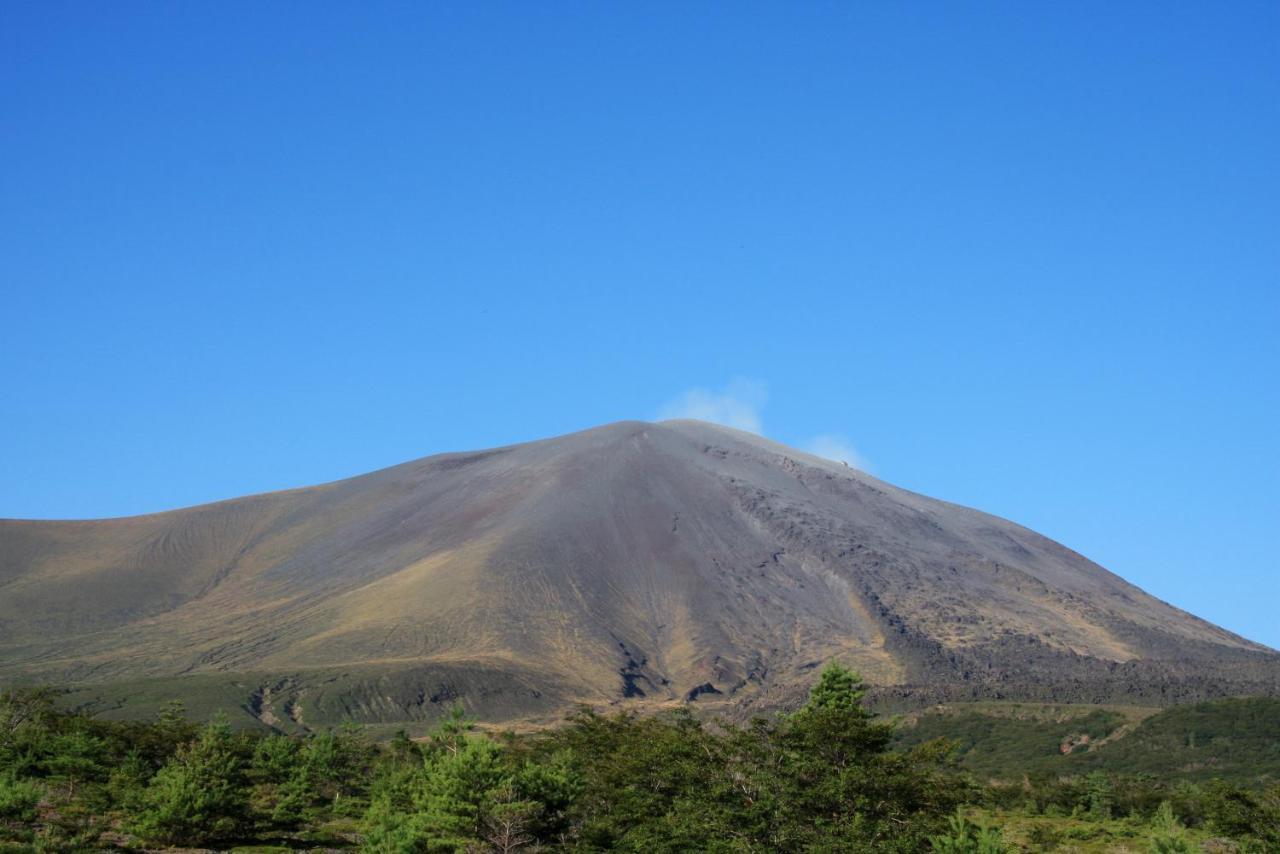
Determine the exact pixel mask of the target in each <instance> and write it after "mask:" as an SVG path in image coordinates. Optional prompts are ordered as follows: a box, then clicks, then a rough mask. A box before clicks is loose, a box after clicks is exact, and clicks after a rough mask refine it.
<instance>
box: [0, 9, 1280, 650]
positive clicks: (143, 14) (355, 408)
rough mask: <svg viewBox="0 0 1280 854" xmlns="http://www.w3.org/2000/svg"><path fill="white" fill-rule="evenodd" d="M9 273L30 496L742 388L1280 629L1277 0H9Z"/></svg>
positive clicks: (106, 506)
mask: <svg viewBox="0 0 1280 854" xmlns="http://www.w3.org/2000/svg"><path fill="white" fill-rule="evenodd" d="M0 288H2V296H3V299H2V301H0V363H2V364H0V366H2V369H3V373H2V376H3V386H2V388H0V391H2V393H0V516H16V517H87V516H112V515H122V514H132V513H139V512H145V511H152V510H160V509H165V508H171V507H177V506H181V505H186V504H193V503H199V502H203V501H209V500H212V499H218V498H225V497H231V496H235V495H240V494H244V493H249V492H255V491H262V490H269V489H276V488H280V487H287V486H295V485H303V484H310V483H316V482H320V481H324V480H328V479H333V478H338V477H342V476H346V475H352V474H356V473H360V472H364V471H367V470H370V469H373V468H377V467H380V466H384V465H388V464H392V463H396V462H399V461H402V460H406V459H411V458H414V457H419V456H423V455H426V454H431V453H435V452H439V451H446V450H457V449H466V448H474V447H483V446H490V445H495V444H502V443H508V442H515V441H521V440H526V439H533V438H537V437H542V436H548V435H553V434H558V433H564V432H568V431H572V430H575V429H580V428H584V427H588V426H592V425H595V424H599V423H602V422H607V421H613V420H618V419H623V418H653V417H657V416H659V415H661V414H663V413H670V412H681V411H694V412H702V411H705V412H707V413H708V414H711V415H716V413H721V414H722V417H725V418H728V419H729V420H736V421H738V422H739V423H742V422H743V419H745V420H746V423H750V424H753V425H758V429H760V430H761V431H763V432H764V433H765V434H766V435H768V436H770V437H772V438H775V439H778V440H781V441H784V442H789V443H793V444H800V445H809V446H814V447H820V446H823V447H829V446H832V445H833V444H834V445H836V446H838V445H839V444H841V443H843V444H845V445H846V446H849V447H851V448H853V449H855V451H856V453H857V454H858V455H859V456H860V457H861V458H862V459H863V460H865V464H866V465H867V466H868V467H869V468H870V469H871V470H872V471H874V472H875V473H876V474H878V475H879V476H881V477H883V478H885V479H887V480H889V481H892V482H894V483H898V484H900V485H903V486H906V487H909V488H912V489H916V490H919V491H921V492H925V493H928V494H930V495H935V496H938V497H942V498H946V499H950V500H953V501H958V502H961V503H965V504H969V505H973V506H976V507H979V508H982V509H985V510H989V511H992V512H994V513H998V514H1000V515H1003V516H1007V517H1009V518H1012V519H1014V520H1017V521H1019V522H1022V523H1024V524H1027V525H1029V526H1031V527H1033V528H1036V529H1038V530H1040V531H1042V532H1044V533H1046V534H1048V535H1050V536H1052V537H1054V538H1056V539H1059V540H1061V541H1062V542H1064V543H1066V544H1067V545H1069V546H1071V547H1073V548H1075V549H1077V550H1079V551H1081V552H1083V553H1084V554H1086V555H1088V556H1089V557H1092V558H1094V559H1096V560H1098V561H1099V562H1101V563H1102V564H1104V565H1105V566H1107V567H1109V568H1111V569H1113V570H1114V571H1116V572H1118V573H1120V574H1121V575H1123V576H1125V577H1127V578H1129V579H1130V580H1132V581H1134V582H1136V583H1138V584H1140V585H1142V586H1143V587H1145V588H1147V589H1148V590H1150V591H1152V592H1153V593H1155V594H1156V595H1158V596H1160V597H1162V598H1164V599H1167V600H1169V601H1171V602H1173V603H1175V604H1177V605H1180V606H1182V607H1185V608H1188V609H1190V610H1193V611H1195V612H1197V613H1199V614H1201V615H1203V616H1205V617H1207V618H1209V619H1211V620H1214V621H1216V622H1218V623H1221V624H1223V625H1225V626H1227V627H1229V628H1232V629H1234V630H1237V631H1239V632H1242V633H1244V634H1245V635H1248V636H1249V637H1252V638H1255V639H1257V640H1261V641H1264V642H1267V643H1269V644H1271V645H1272V646H1277V647H1280V618H1278V617H1277V611H1280V581H1278V580H1277V575H1278V570H1280V566H1278V562H1277V557H1276V555H1277V542H1276V541H1277V534H1280V424H1278V421H1280V343H1278V341H1280V5H1277V4H1276V3H1274V2H1265V3H1249V2H1232V3H1211V2H1203V3H1172V4H1170V3H1150V4H1144V3H1113V2H1106V3H1095V4H1090V3H1071V4H1064V3H1056V4H1050V3H1036V4H1027V3H1008V4H1001V3H984V4H958V3H950V4H944V3H918V4H913V3H867V4H847V3H833V4H819V3H813V4H794V3H777V4H733V5H732V6H731V5H730V4H721V3H707V4H685V3H679V4H677V3H669V4H668V3H657V4H616V3H608V4H602V3H583V4H573V5H569V4H556V3H551V4H531V3H511V4H507V5H485V4H470V3H453V4H427V3H404V4H369V3H349V4H338V3H298V4H289V3H278V2H273V3H245V4H234V3H204V4H197V3H167V4H160V3H136V2H124V3H110V4H104V3H80V4H60V3H52V2H38V3H37V2H30V3H17V2H10V3H5V4H3V7H2V8H0ZM699 389H701V390H702V391H699ZM820 436H824V437H827V438H825V439H821V440H819V439H816V438H815V437H820ZM815 442H819V443H820V444H819V445H814V444H813V443H815Z"/></svg>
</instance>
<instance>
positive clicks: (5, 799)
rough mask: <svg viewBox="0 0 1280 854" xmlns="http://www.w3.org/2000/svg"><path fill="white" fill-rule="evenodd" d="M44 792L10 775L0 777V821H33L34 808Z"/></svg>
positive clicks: (35, 785)
mask: <svg viewBox="0 0 1280 854" xmlns="http://www.w3.org/2000/svg"><path fill="white" fill-rule="evenodd" d="M43 793H44V790H43V789H42V788H41V787H40V785H39V784H37V783H35V782H32V781H30V780H20V779H17V778H15V777H13V776H12V775H8V774H6V775H4V776H0V819H5V820H8V821H17V822H29V821H34V820H35V818H36V806H37V805H38V804H39V803H40V797H41V796H42V795H43Z"/></svg>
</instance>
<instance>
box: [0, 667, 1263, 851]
mask: <svg viewBox="0 0 1280 854" xmlns="http://www.w3.org/2000/svg"><path fill="white" fill-rule="evenodd" d="M863 694H864V691H863V686H862V683H861V681H860V680H859V678H858V677H857V676H856V675H855V674H854V673H852V672H851V671H849V670H846V669H844V668H842V667H840V666H838V665H830V666H828V667H827V668H826V669H825V670H824V671H823V672H822V674H821V675H820V676H819V677H818V679H817V680H816V682H815V684H814V685H813V687H812V689H811V691H810V694H809V697H808V700H807V702H806V703H805V704H804V705H803V706H802V707H801V708H800V709H798V710H797V711H795V712H792V713H789V714H780V715H777V716H774V717H772V718H768V719H766V718H757V719H755V720H753V721H751V722H749V723H747V724H745V725H737V724H733V723H729V722H725V721H721V720H701V719H699V718H697V717H695V716H694V715H693V714H692V713H690V712H689V711H688V710H686V709H678V710H674V711H670V712H665V713H661V714H653V715H637V714H632V713H626V712H617V713H611V714H600V713H597V712H595V711H591V710H589V709H582V710H580V711H578V712H577V713H575V714H574V715H572V716H571V717H570V718H569V719H568V720H567V721H566V722H565V723H564V724H563V725H562V726H559V727H555V728H551V729H545V730H540V731H537V732H533V733H525V734H519V735H517V734H515V733H511V732H481V731H479V730H477V729H476V728H475V727H474V726H473V725H472V724H471V722H469V721H468V720H467V719H466V717H465V716H464V715H463V714H462V712H461V710H456V711H455V713H454V714H452V715H450V716H449V717H447V718H446V719H445V720H443V721H442V722H440V723H439V724H438V725H436V727H435V728H434V730H433V731H432V732H431V733H430V734H429V735H428V736H427V737H425V738H422V739H410V738H409V737H408V736H406V735H405V734H403V733H401V734H399V735H397V736H396V737H394V738H392V739H390V740H382V741H375V740H373V739H372V738H370V737H369V736H368V734H367V733H366V732H365V731H363V730H362V729H360V728H359V727H357V726H355V725H346V726H342V727H338V728H334V729H331V730H326V731H318V732H311V733H307V734H305V735H296V734H294V735H283V734H278V733H270V732H265V733H264V732H261V731H253V730H235V729H233V728H232V727H231V726H230V725H229V724H228V723H227V722H226V720H225V719H219V718H215V719H214V720H212V721H210V722H207V723H204V724H196V723H193V722H191V721H189V720H188V719H187V717H186V715H185V714H184V711H183V709H182V708H181V706H179V705H177V704H175V705H173V706H171V707H170V708H168V709H166V710H165V711H164V712H163V713H162V714H160V715H159V716H158V717H157V718H155V719H153V720H151V721H145V722H140V721H108V720H103V719H99V718H94V717H90V716H88V715H85V714H82V713H77V712H73V711H67V710H64V709H60V708H59V706H58V704H57V703H56V699H57V695H56V693H55V692H53V691H51V690H11V691H9V692H7V693H5V694H4V695H3V696H2V697H0V850H3V851H32V850H34V851H80V850H85V851H88V850H103V849H125V850H141V849H164V848H169V847H176V848H205V849H215V850H232V849H241V850H244V851H248V850H253V851H268V850H281V851H283V850H333V849H339V850H361V851H370V852H482V851H498V852H513V851H536V850H568V851H611V850H619V851H644V852H646V854H654V852H682V851H744V852H745V851H760V852H771V851H825V852H921V851H935V852H998V851H1055V850H1059V851H1153V852H1177V851H1201V850H1205V851H1219V852H1229V851H1236V852H1274V851H1280V786H1277V782H1278V781H1277V776H1276V767H1277V765H1276V763H1277V751H1280V740H1278V739H1277V735H1278V733H1277V723H1278V722H1280V714H1278V711H1280V702H1277V701H1274V700H1224V701H1219V702H1217V703H1209V704H1200V705H1198V706H1195V707H1189V708H1174V709H1170V710H1167V711H1164V712H1160V713H1158V714H1154V715H1147V716H1145V717H1142V718H1141V719H1140V720H1139V719H1137V718H1135V717H1134V716H1126V715H1124V714H1122V713H1117V712H1114V711H1108V710H1093V711H1088V710H1077V711H1071V712H1069V713H1064V714H1061V715H1058V716H1056V717H1051V718H1050V719H1043V718H1042V717H1041V718H1037V717H1036V716H1035V715H1031V714H1027V715H1020V714H1010V713H1009V712H1008V710H1007V709H1005V710H1003V711H1002V712H1001V713H1000V714H993V713H988V714H983V713H981V712H980V711H968V712H963V713H951V712H946V711H943V710H936V711H934V712H931V713H928V714H924V715H920V716H917V717H916V718H914V719H912V720H910V721H904V722H894V721H888V720H883V719H880V718H877V717H876V716H875V715H873V714H872V713H871V712H870V711H868V710H867V708H866V706H865V704H864V702H863ZM1064 733H1065V737H1064ZM1109 737H1110V738H1111V739H1112V741H1111V743H1109V744H1107V746H1106V748H1105V749H1090V745H1096V744H1097V743H1098V742H1100V741H1104V740H1106V739H1108V738H1109ZM1197 739H1199V741H1198V742H1197ZM1055 754H1056V757H1057V758H1056V759H1053V758H1052V757H1054V756H1055ZM1178 763H1182V764H1181V765H1178Z"/></svg>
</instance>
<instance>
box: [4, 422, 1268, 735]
mask: <svg viewBox="0 0 1280 854" xmlns="http://www.w3.org/2000/svg"><path fill="white" fill-rule="evenodd" d="M830 658H839V659H841V660H842V661H845V662H846V663H848V664H851V665H853V666H855V667H857V668H858V669H860V670H861V671H862V672H863V673H864V675H865V676H866V678H867V679H868V681H869V682H871V683H873V684H874V685H876V686H878V690H879V691H880V692H881V693H882V694H883V695H884V696H887V697H897V698H899V699H902V700H904V701H906V700H909V699H910V698H916V699H919V700H921V701H924V700H933V699H955V698H956V695H959V696H970V695H974V696H988V695H991V694H993V693H994V694H1001V693H1006V694H1011V695H1014V696H1026V697H1027V698H1028V699H1033V698H1043V699H1050V700H1058V699H1068V698H1078V697H1081V696H1084V695H1088V696H1098V697H1102V698H1110V699H1114V698H1116V697H1117V696H1119V697H1121V698H1132V697H1133V696H1135V695H1137V696H1143V697H1148V698H1150V699H1153V700H1155V701H1172V700H1175V699H1201V698H1203V697H1209V696H1221V695H1224V694H1227V693H1276V692H1277V684H1278V681H1280V680H1277V674H1278V673H1280V666H1278V665H1277V662H1280V655H1278V654H1277V653H1276V652H1275V651H1274V650H1269V649H1268V648H1266V647H1264V646H1263V645H1261V644H1257V643H1254V642H1252V641H1249V640H1246V639H1244V638H1241V637H1239V636H1238V635H1234V634H1232V633H1230V632H1228V631H1226V630H1224V629H1221V628H1219V627H1217V626H1214V625H1212V624H1210V623H1207V622H1206V621H1203V620H1201V619H1199V618H1197V617H1194V616H1193V615H1190V614H1188V613H1186V612H1184V611H1181V610H1179V609H1177V608H1174V607H1173V606H1171V605H1169V604H1168V603H1164V602H1161V601H1160V600H1158V599H1155V598H1154V597H1152V596H1150V595H1148V594H1146V593H1145V592H1143V591H1141V590H1140V589H1139V588H1137V587H1134V586H1133V585H1131V584H1129V583H1128V582H1125V581H1124V580H1123V579H1121V578H1120V577H1118V576H1116V575H1114V574H1112V573H1110V572H1108V571H1107V570H1105V569H1103V568H1102V567H1100V566H1098V565H1097V564H1095V563H1093V562H1091V561H1089V560H1088V559H1087V558H1084V557H1083V556H1082V555H1079V554H1077V553H1076V552H1074V551H1071V550H1070V549H1069V548H1067V547H1065V546H1062V545H1060V544H1058V543H1056V542H1054V541H1052V540H1050V539H1048V538H1045V537H1043V536H1041V535H1039V534H1037V533H1035V532H1034V531H1031V530H1029V529H1027V528H1025V527H1022V526H1020V525H1016V524H1015V523H1012V522H1009V521H1007V520H1003V519H1000V518H998V517H995V516H991V515H989V514H985V513H982V512H981V511H977V510H972V509H970V508H966V507H963V506H961V505H956V504H951V503H948V502H943V501H938V500H936V499H932V498H929V497H927V496H923V495H919V494H917V493H913V492H909V491H907V490H903V489H900V488H898V487H895V486H893V485H891V484H888V483H886V482H884V481H881V480H879V479H877V478H874V477H872V476H871V475H868V474H866V473H865V472H860V471H858V470H856V469H851V468H848V467H846V466H844V465H842V464H840V463H835V462H831V461H829V460H824V459H822V458H819V457H815V456H813V455H810V454H806V453H804V452H801V451H797V450H794V449H791V448H788V447H786V446H784V445H780V444H778V443H775V442H771V441H770V440H767V439H763V438H761V437H758V436H755V435H753V434H749V433H744V432H741V431H737V430H733V429H731V428H725V427H720V426H716V425H709V424H705V423H703V422H697V421H666V422H658V423H647V422H634V421H632V422H617V423H614V424H608V425H604V426H601V427H596V428H591V429H588V430H584V431H579V432H577V433H572V434H568V435H566V436H560V437H553V438H549V439H542V440H538V441H535V442H529V443H523V444H515V445H508V446H503V447H499V448H492V449H487V450H481V451H472V452H458V453H449V454H439V455H434V456H431V457H425V458H422V459H418V460H413V461H409V462H406V463H402V464H399V465H395V466H389V467H386V468H383V469H379V470H377V471H374V472H370V473H368V474H364V475H357V476H355V477H350V478H344V479H341V480H337V481H331V482H328V483H325V484H320V485H317V486H310V487H297V488H292V489H287V490H280V491H276V492H268V493H261V494H257V495H251V496H245V497H243V498H235V499H226V500H222V501H218V502H214V503H211V504H204V505H197V506H194V507H188V508H182V509H178V510H171V511H164V512H161V513H153V514H144V515H140V516H130V517H118V518H114V519H105V520H85V521H64V520H58V521H43V520H0V680H3V679H6V678H8V679H12V678H43V679H48V680H52V681H58V682H66V683H73V684H74V683H91V682H104V681H114V680H137V679H147V678H157V679H171V678H173V677H176V676H181V675H193V674H204V675H210V674H230V675H234V674H255V675H256V676H255V678H257V677H261V679H262V680H265V681H271V680H272V679H276V680H279V679H284V680H286V681H288V680H293V682H294V683H295V684H296V685H298V686H299V687H298V688H297V689H296V691H295V693H297V694H299V695H301V694H307V693H309V694H310V695H311V696H312V697H314V696H315V695H316V692H317V690H318V689H317V687H316V685H315V684H313V683H314V681H315V679H314V678H313V677H314V674H316V673H325V674H334V673H337V674H340V675H338V676H334V677H333V679H332V681H331V682H329V683H325V684H336V683H338V682H342V681H343V680H344V679H346V680H347V681H349V682H351V688H350V693H351V696H352V697H357V698H358V697H362V696H364V697H375V696H377V697H381V698H382V700H386V698H387V697H390V696H392V695H395V696H396V697H397V699H394V700H392V701H389V704H388V703H382V701H381V700H380V701H379V703H380V704H381V705H383V706H387V708H386V709H385V710H384V711H383V712H378V713H377V715H375V716H378V715H381V716H383V717H387V716H390V717H394V715H395V711H394V710H395V708H403V709H404V714H405V715H406V716H408V717H410V718H412V717H414V716H417V715H419V714H429V713H431V712H432V710H433V709H435V708H436V707H437V706H439V705H440V704H441V703H444V702H448V701H449V700H451V699H455V700H456V699H458V698H460V697H461V698H464V699H465V700H466V702H467V703H469V704H470V705H471V706H472V707H473V708H474V710H476V711H477V712H478V713H480V714H481V715H482V716H483V715H485V714H487V709H489V708H493V709H496V710H498V712H497V715H498V716H499V717H501V716H510V715H513V714H516V715H518V714H522V713H524V712H523V711H522V710H525V709H526V707H527V708H528V709H535V710H544V711H548V712H550V711H552V710H554V709H556V708H563V707H566V706H567V705H569V704H572V703H574V702H594V703H599V702H605V703H609V702H627V701H630V702H684V701H696V702H699V703H712V704H715V703H722V704H727V705H731V706H733V707H734V708H740V709H746V708H754V707H756V706H761V705H770V704H782V705H785V704H787V703H788V702H790V701H791V699H792V695H793V694H794V692H795V690H797V689H796V686H798V685H800V684H802V683H803V682H804V680H805V678H806V674H807V673H808V672H809V670H811V669H812V667H813V666H814V665H815V663H817V662H820V661H824V660H827V659H830ZM356 670H359V671H362V672H365V671H367V672H368V673H370V674H375V675H373V676H369V677H368V679H365V677H364V676H359V675H357V676H354V677H353V676H350V673H351V672H353V671H356ZM375 671H376V673H375ZM388 673H392V674H398V675H391V676H388V675H387V674H388ZM308 674H310V675H308ZM341 674H347V675H346V676H343V675H341ZM406 674H408V675H406ZM324 678H325V679H328V678H330V676H325V677H324ZM362 680H363V681H362ZM369 680H372V681H371V682H370V681H369ZM378 680H382V682H381V683H379V681H378ZM250 681H252V680H250ZM462 683H466V685H467V686H469V687H467V689H466V691H462V690H458V689H457V685H458V684H462ZM378 684H382V687H383V688H385V689H386V690H384V691H382V693H381V694H379V690H381V689H379V688H378V687H377V685H378ZM370 685H372V686H374V687H369V686H370ZM450 685H453V687H450ZM441 686H443V688H442V689H441ZM513 686H515V687H513ZM259 687H261V686H259ZM437 689H440V690H437ZM512 691H515V692H516V694H515V695H512V694H511V692H512ZM288 693H289V692H288V691H287V690H282V691H281V692H279V696H282V697H283V696H285V695H287V694H288ZM401 694H404V696H400V695H401ZM419 695H421V696H419ZM464 695H465V696H464ZM516 695H518V697H519V698H523V699H515V700H513V699H512V697H513V696H516ZM1064 695H1070V696H1069V697H1068V696H1064ZM431 696H438V697H440V698H441V699H439V700H438V701H436V702H435V703H434V704H433V703H432V702H431V701H430V697H431ZM294 699H295V701H296V700H297V697H295V698H294ZM526 701H527V702H526ZM337 702H338V705H341V704H342V701H340V700H339V701H337ZM360 702H363V701H360ZM360 702H356V703H355V706H356V707H358V706H359V705H360ZM415 703H416V705H415ZM366 705H367V704H366ZM374 705H378V704H377V703H375V704H374ZM353 708H354V707H353ZM360 714H363V715H365V716H366V717H367V716H368V715H369V714H370V712H369V711H368V710H365V711H362V712H360Z"/></svg>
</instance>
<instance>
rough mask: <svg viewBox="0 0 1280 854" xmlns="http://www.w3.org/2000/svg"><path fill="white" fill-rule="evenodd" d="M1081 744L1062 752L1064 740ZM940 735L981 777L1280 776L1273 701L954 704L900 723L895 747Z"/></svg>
mask: <svg viewBox="0 0 1280 854" xmlns="http://www.w3.org/2000/svg"><path fill="white" fill-rule="evenodd" d="M1084 735H1088V736H1089V739H1090V742H1091V743H1090V744H1088V745H1080V746H1077V747H1075V748H1074V749H1073V750H1072V751H1071V752H1070V753H1069V754H1066V755H1064V754H1063V753H1062V752H1061V749H1060V748H1061V745H1062V744H1063V743H1064V742H1067V741H1072V742H1077V743H1078V742H1080V741H1081V740H1082V739H1081V736H1084ZM939 737H945V738H949V739H952V740H954V741H956V742H957V743H958V745H959V748H958V752H959V756H960V760H961V763H962V764H963V765H964V766H966V767H968V768H970V769H971V770H973V771H974V772H975V773H976V774H978V775H979V776H982V777H990V778H1003V779H1016V778H1019V777H1021V776H1022V775H1024V774H1028V773H1032V774H1036V773H1057V774H1064V775H1069V774H1087V773H1089V772H1091V771H1095V770H1100V771H1108V772H1112V773H1128V774H1155V775H1159V776H1161V777H1178V778H1183V779H1188V780H1207V779H1210V778H1213V777H1221V778H1223V779H1227V780H1231V781H1235V782H1239V783H1248V784H1264V785H1265V784H1274V783H1276V782H1280V699H1274V698H1260V697H1255V698H1235V699H1225V700H1214V701H1210V702H1206V703H1196V704H1193V705H1188V706H1177V707H1174V708H1171V709H1165V710H1163V711H1159V712H1156V713H1154V714H1152V713H1151V710H1141V709H1132V708H1123V707H1089V706H1040V707H1037V706H1031V705H1029V704H1003V705H1000V704H990V703H987V704H972V705H970V706H965V705H956V706H951V707H947V708H944V709H939V710H933V711H930V712H928V713H925V714H922V715H920V716H918V717H917V718H915V719H914V721H912V720H907V721H904V727H903V730H902V733H901V735H900V738H899V741H900V743H901V744H902V745H903V746H909V745H913V744H919V743H921V742H924V741H928V740H930V739H933V738H939Z"/></svg>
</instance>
